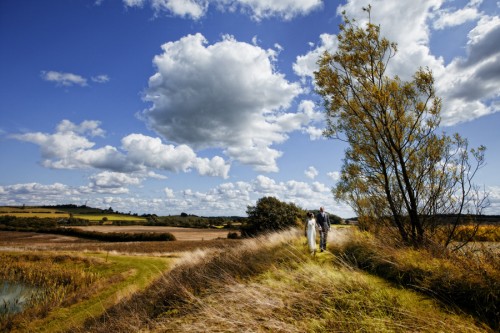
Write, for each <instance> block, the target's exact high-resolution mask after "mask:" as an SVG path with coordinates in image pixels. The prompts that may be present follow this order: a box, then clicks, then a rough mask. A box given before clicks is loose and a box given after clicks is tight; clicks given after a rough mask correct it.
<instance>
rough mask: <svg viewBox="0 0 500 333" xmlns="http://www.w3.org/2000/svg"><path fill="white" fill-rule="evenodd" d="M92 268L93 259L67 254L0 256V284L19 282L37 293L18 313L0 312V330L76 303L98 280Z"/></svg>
mask: <svg viewBox="0 0 500 333" xmlns="http://www.w3.org/2000/svg"><path fill="white" fill-rule="evenodd" d="M94 265H95V260H91V259H89V258H83V257H74V256H69V255H48V254H19V253H0V281H4V282H9V283H23V284H25V285H28V286H32V287H35V288H37V290H38V291H37V292H36V293H34V294H33V295H32V296H31V297H30V298H29V299H28V300H27V302H26V303H25V305H24V310H23V311H22V312H20V313H12V312H9V311H4V312H2V314H1V316H0V331H9V330H11V329H12V328H15V327H22V326H23V325H24V323H27V322H29V321H30V320H32V319H33V318H37V317H43V316H44V315H46V314H48V313H49V312H50V311H51V310H52V309H55V308H57V307H59V306H67V305H69V304H72V303H75V302H77V301H78V300H79V299H80V298H81V297H83V296H84V295H85V294H87V293H89V292H90V287H91V286H92V285H93V284H94V283H95V282H96V281H97V280H98V279H99V274H98V273H96V272H94V271H93V270H92V266H94ZM5 306H6V305H5ZM6 309H7V307H6Z"/></svg>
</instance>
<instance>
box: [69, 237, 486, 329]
mask: <svg viewBox="0 0 500 333" xmlns="http://www.w3.org/2000/svg"><path fill="white" fill-rule="evenodd" d="M241 244H242V245H241V246H239V247H236V248H232V249H227V250H225V251H213V250H212V251H197V252H193V253H191V254H190V255H189V256H186V257H184V258H183V259H182V260H181V261H180V262H179V263H178V264H177V265H176V266H175V268H174V269H173V270H171V271H169V272H168V273H166V274H165V275H164V276H163V277H162V278H161V279H159V280H158V281H156V282H155V283H154V284H152V285H151V287H150V288H147V289H146V290H145V291H144V292H143V293H138V294H136V295H134V296H133V297H132V298H131V299H129V300H124V301H123V302H122V303H120V304H118V305H117V306H115V307H113V308H112V309H110V310H109V311H107V314H106V316H104V317H102V318H99V319H98V320H96V321H95V322H94V323H92V324H87V326H85V327H84V328H81V329H80V330H77V331H76V332H105V331H116V332H137V331H141V332H158V333H160V332H241V331H247V332H287V333H288V332H290V333H292V332H491V330H489V329H488V328H487V327H486V326H483V327H482V326H481V325H477V324H476V322H475V320H474V319H473V318H472V317H471V316H468V315H464V314H461V313H460V312H456V311H452V310H451V309H448V308H445V307H443V306H442V304H441V303H439V302H438V301H436V300H434V299H432V298H431V297H428V296H425V295H423V294H421V293H418V292H416V291H412V290H408V289H405V288H400V287H398V286H395V285H393V284H392V283H390V282H387V281H385V280H383V279H381V278H378V277H375V276H373V275H371V274H368V273H365V272H363V271H359V270H358V269H356V268H355V267H352V266H350V265H344V264H342V263H341V262H340V261H338V260H337V257H335V256H334V255H332V254H331V253H329V252H323V253H318V254H317V255H316V256H315V257H311V256H310V255H309V254H308V250H307V248H306V245H305V239H304V238H303V237H301V236H298V233H289V234H287V233H281V234H274V235H269V236H266V237H263V238H259V239H251V240H245V241H244V242H242V243H241ZM124 318H127V319H126V320H124Z"/></svg>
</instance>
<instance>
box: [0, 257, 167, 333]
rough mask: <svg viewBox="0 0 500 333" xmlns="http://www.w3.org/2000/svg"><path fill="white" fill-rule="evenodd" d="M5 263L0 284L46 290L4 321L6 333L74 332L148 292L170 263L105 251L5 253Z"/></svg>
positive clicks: (3, 325)
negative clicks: (24, 309) (9, 283)
mask: <svg viewBox="0 0 500 333" xmlns="http://www.w3.org/2000/svg"><path fill="white" fill-rule="evenodd" d="M1 259H2V265H1V266H0V276H1V277H0V280H10V281H14V282H24V283H26V284H29V285H33V286H37V287H40V288H41V289H43V290H44V293H43V294H42V296H41V297H38V298H36V299H34V300H33V303H32V306H31V307H29V308H28V309H27V310H26V311H24V312H22V313H20V314H18V315H8V316H4V317H2V318H1V319H2V320H1V325H0V331H8V332H51V333H52V332H66V331H71V330H72V328H73V327H77V326H82V325H83V323H84V321H85V320H87V319H88V318H93V317H98V316H100V315H101V314H102V313H103V312H105V310H106V309H107V308H108V307H110V306H112V305H114V304H116V303H117V302H118V301H120V300H122V299H123V298H126V297H129V296H130V295H131V294H133V293H134V292H137V291H138V290H142V289H144V288H145V287H146V286H147V285H148V284H149V283H150V282H151V281H152V280H154V279H155V278H157V277H158V275H159V274H160V273H161V272H163V271H164V270H165V269H166V268H167V265H168V260H167V259H165V258H158V257H143V256H140V257H139V256H134V257H132V256H115V255H109V254H102V253H86V254H82V255H79V256H75V255H74V254H57V255H55V254H48V253H37V254H23V253H5V254H2V256H1Z"/></svg>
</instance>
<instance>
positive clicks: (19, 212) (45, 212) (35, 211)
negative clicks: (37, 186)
mask: <svg viewBox="0 0 500 333" xmlns="http://www.w3.org/2000/svg"><path fill="white" fill-rule="evenodd" d="M6 215H9V216H15V217H35V218H41V219H43V218H65V219H68V218H70V217H72V218H76V219H84V220H88V221H90V222H98V221H111V222H112V221H132V222H137V223H145V222H147V219H146V218H144V217H139V216H134V215H127V214H116V213H111V212H105V211H103V210H99V211H97V212H95V211H91V210H89V212H85V210H82V209H80V210H77V209H66V210H61V209H56V208H54V209H51V208H42V207H0V216H6Z"/></svg>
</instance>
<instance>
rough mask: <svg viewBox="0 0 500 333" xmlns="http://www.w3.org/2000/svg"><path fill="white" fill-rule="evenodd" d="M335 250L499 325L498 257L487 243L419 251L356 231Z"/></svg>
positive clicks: (388, 277) (362, 265)
mask: <svg viewBox="0 0 500 333" xmlns="http://www.w3.org/2000/svg"><path fill="white" fill-rule="evenodd" d="M332 249H333V250H334V252H335V253H336V254H337V255H338V259H337V260H339V261H342V262H344V263H346V264H348V265H351V266H354V267H358V268H361V269H362V270H365V271H368V272H370V273H373V274H375V275H377V276H380V277H382V278H384V279H386V280H388V281H391V282H393V283H396V284H397V285H401V286H403V287H406V288H411V289H413V290H418V291H419V292H422V293H424V294H426V295H429V296H431V297H434V298H436V299H438V300H439V301H440V302H442V303H443V304H444V305H446V306H449V307H453V308H455V309H458V311H463V312H465V313H468V314H470V315H472V316H474V318H475V319H476V320H477V321H478V322H480V323H482V324H486V325H488V326H489V327H491V328H492V329H493V330H499V329H500V258H499V256H498V253H497V252H496V251H495V250H494V249H492V248H489V247H488V246H484V245H483V246H480V247H479V246H478V244H476V246H474V247H472V246H470V247H468V248H462V251H461V252H443V251H442V249H440V251H437V250H436V249H433V248H428V249H418V250H415V249H411V248H399V247H396V246H394V244H391V242H390V241H383V240H380V239H376V238H374V237H373V236H372V235H370V234H368V233H355V235H354V236H353V237H352V238H351V239H350V240H349V241H348V242H345V243H343V244H340V245H335V246H333V247H332Z"/></svg>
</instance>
